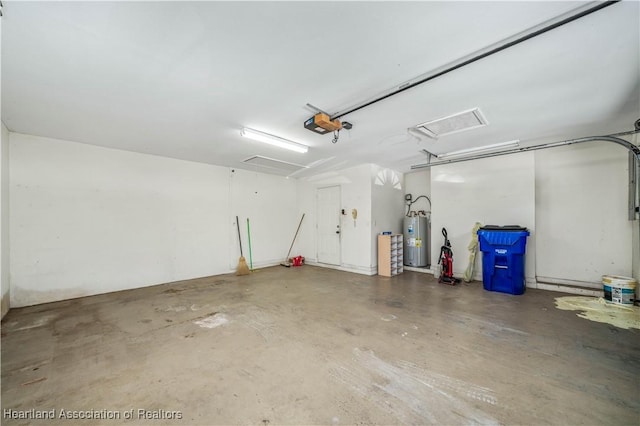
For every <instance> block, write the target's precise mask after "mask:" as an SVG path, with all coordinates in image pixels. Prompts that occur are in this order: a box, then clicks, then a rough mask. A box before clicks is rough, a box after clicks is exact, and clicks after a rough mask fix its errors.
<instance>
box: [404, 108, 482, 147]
mask: <svg viewBox="0 0 640 426" xmlns="http://www.w3.org/2000/svg"><path fill="white" fill-rule="evenodd" d="M487 124H488V122H487V119H486V118H484V115H482V112H481V111H480V109H479V108H473V109H470V110H467V111H462V112H459V113H456V114H452V115H449V116H447V117H442V118H438V119H437V120H431V121H427V122H425V123H422V124H418V125H417V126H416V128H417V129H418V130H419V131H421V132H423V133H425V134H427V135H429V136H430V137H432V138H434V139H436V138H439V137H441V136H446V135H452V134H454V133H459V132H464V131H467V130H472V129H477V128H479V127H484V126H486V125H487Z"/></svg>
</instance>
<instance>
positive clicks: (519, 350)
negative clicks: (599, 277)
mask: <svg viewBox="0 0 640 426" xmlns="http://www.w3.org/2000/svg"><path fill="white" fill-rule="evenodd" d="M558 296H561V294H559V293H553V292H546V291H537V290H528V291H527V293H526V294H524V295H522V296H512V295H507V294H501V293H492V292H487V291H484V290H483V289H482V284H481V283H477V282H476V283H472V284H470V285H466V284H461V285H459V286H456V287H449V286H445V285H439V284H437V283H436V282H435V280H433V278H432V277H431V275H427V274H421V273H415V272H405V273H404V274H402V275H401V276H398V277H395V278H383V277H367V276H362V275H356V274H350V273H346V272H340V271H335V270H330V269H322V268H317V267H312V266H303V267H301V268H283V267H273V268H268V269H263V270H260V271H257V272H254V273H253V274H252V275H250V276H245V277H235V276H231V275H223V276H216V277H210V278H204V279H197V280H191V281H183V282H178V283H173V284H166V285H161V286H155V287H149V288H144V289H138V290H132V291H123V292H118V293H111V294H107V295H100V296H94V297H87V298H83V299H75V300H69V301H64V302H58V303H51V304H47V305H40V306H34V307H29V308H23V309H13V310H11V311H10V312H9V314H8V315H7V316H6V317H5V319H4V320H3V322H2V408H3V414H4V416H3V417H4V418H3V421H2V424H7V425H14V424H15V425H17V424H107V425H115V424H121V423H127V424H181V425H185V424H189V425H190V424H207V425H214V424H239V425H243V424H252V425H263V426H266V425H268V424H270V425H274V424H296V425H299V424H323V425H329V424H331V425H336V424H341V425H345V424H439V425H454V424H469V423H483V424H485V423H486V424H498V423H499V424H519V425H522V424H526V425H531V424H558V425H575V424H598V425H606V424H615V425H623V424H633V425H638V424H639V423H640V384H639V380H638V372H639V371H640V339H639V334H640V333H639V332H638V330H623V329H618V328H615V327H613V326H610V325H607V324H602V323H595V322H591V321H588V320H585V319H581V318H579V317H577V316H576V312H571V311H561V310H558V309H556V308H555V307H554V298H555V297H558ZM31 409H34V410H37V411H38V412H42V411H47V410H51V409H55V410H56V412H55V413H54V414H55V416H56V417H57V418H56V419H55V420H54V421H52V420H19V419H13V420H12V419H8V418H7V411H6V410H16V411H13V412H12V413H14V415H17V414H16V413H18V412H19V411H20V410H22V411H23V412H24V410H31ZM61 409H63V410H67V413H68V415H70V416H79V415H82V414H91V413H86V412H87V411H89V410H95V414H97V415H99V416H108V415H111V416H116V415H118V416H120V420H108V419H107V420H74V421H69V420H65V419H61V418H60V410H61ZM73 410H79V411H81V412H75V413H74V412H73ZM102 410H110V412H106V411H102ZM129 410H134V411H133V414H132V417H133V419H132V420H128V421H127V420H125V419H124V418H125V416H127V415H129V414H130V413H131V411H129ZM138 410H148V411H149V412H145V413H144V414H145V416H146V417H154V416H155V417H160V418H161V419H159V420H158V419H156V420H145V419H143V418H140V417H139V414H140V413H139V412H138ZM69 411H70V413H69ZM35 414H36V412H35V411H34V412H32V414H31V415H35ZM167 417H173V419H171V418H167ZM178 417H180V418H178Z"/></svg>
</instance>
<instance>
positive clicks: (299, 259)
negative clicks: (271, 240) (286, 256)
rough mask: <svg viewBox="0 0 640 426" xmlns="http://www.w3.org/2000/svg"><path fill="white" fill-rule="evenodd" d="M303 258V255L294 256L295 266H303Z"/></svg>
mask: <svg viewBox="0 0 640 426" xmlns="http://www.w3.org/2000/svg"><path fill="white" fill-rule="evenodd" d="M302 259H304V258H303V257H302V256H296V257H294V258H293V259H292V260H293V266H302Z"/></svg>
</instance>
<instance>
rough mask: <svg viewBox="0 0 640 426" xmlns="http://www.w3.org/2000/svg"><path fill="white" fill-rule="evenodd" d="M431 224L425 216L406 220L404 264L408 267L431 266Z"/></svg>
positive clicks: (406, 218)
mask: <svg viewBox="0 0 640 426" xmlns="http://www.w3.org/2000/svg"><path fill="white" fill-rule="evenodd" d="M430 227H431V224H430V223H429V219H428V218H427V217H425V216H410V217H409V216H406V217H405V218H404V231H403V233H404V264H405V265H406V266H415V267H421V266H422V267H424V266H429V246H430V245H431V241H430V235H431V232H430V231H431V230H430Z"/></svg>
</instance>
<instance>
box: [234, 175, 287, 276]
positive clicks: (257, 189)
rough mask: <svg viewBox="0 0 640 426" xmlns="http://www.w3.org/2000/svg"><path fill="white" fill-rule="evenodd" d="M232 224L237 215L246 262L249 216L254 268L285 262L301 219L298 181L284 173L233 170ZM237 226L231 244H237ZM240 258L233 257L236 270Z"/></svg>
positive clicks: (247, 257)
mask: <svg viewBox="0 0 640 426" xmlns="http://www.w3.org/2000/svg"><path fill="white" fill-rule="evenodd" d="M229 177H230V181H231V190H230V194H231V204H230V208H229V213H230V217H229V220H230V221H231V223H235V220H236V218H235V217H236V215H237V216H239V219H240V234H241V235H242V248H243V251H244V256H245V258H246V259H247V264H249V263H250V257H249V244H248V242H249V241H248V240H249V238H248V235H247V233H248V230H247V218H248V219H249V221H250V226H251V254H252V257H253V267H254V268H257V267H263V266H268V265H274V264H278V263H280V262H282V261H283V260H284V259H285V257H286V255H287V251H288V250H289V246H290V245H291V240H292V239H293V235H294V234H295V231H296V228H297V227H298V223H299V221H300V217H299V216H298V207H297V204H296V200H297V197H296V182H295V180H294V179H286V178H283V177H281V176H276V175H269V174H264V173H259V172H254V171H247V170H241V169H231V170H230V171H229ZM237 234H238V232H237V228H235V227H234V228H233V232H232V236H231V241H230V243H229V246H230V247H236V248H237V255H238V256H239V255H240V249H239V247H238V235H237ZM237 263H238V257H237V256H232V258H231V264H230V265H229V267H230V268H232V269H235V268H236V266H237Z"/></svg>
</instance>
